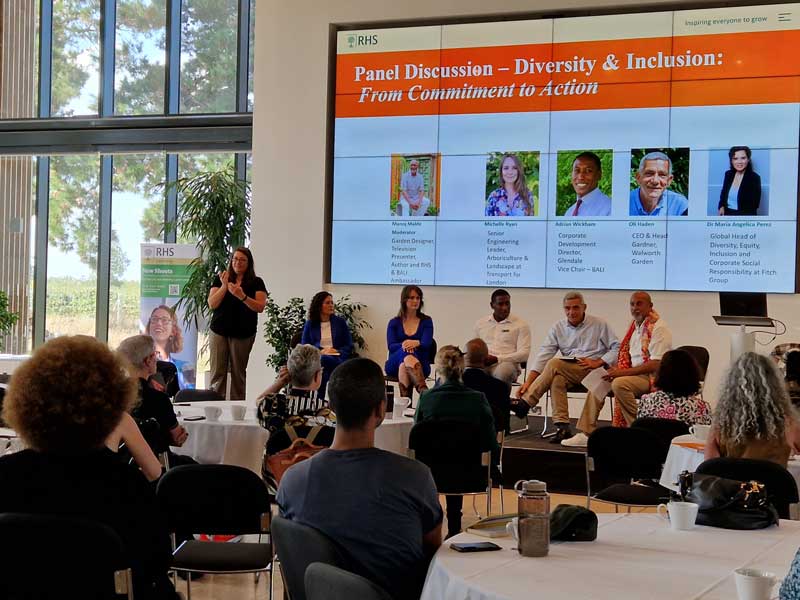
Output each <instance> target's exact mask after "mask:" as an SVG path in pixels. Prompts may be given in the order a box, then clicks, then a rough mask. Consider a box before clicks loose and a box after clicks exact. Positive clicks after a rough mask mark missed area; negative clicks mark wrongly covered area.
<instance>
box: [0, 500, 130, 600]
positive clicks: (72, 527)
mask: <svg viewBox="0 0 800 600" xmlns="http://www.w3.org/2000/svg"><path fill="white" fill-rule="evenodd" d="M0 540H2V543H3V546H4V547H5V549H6V550H5V552H3V559H2V560H0V598H3V599H4V600H23V599H25V600H29V599H32V598H35V599H36V600H51V599H52V600H56V599H59V600H60V599H62V598H82V599H83V598H86V599H91V600H100V599H102V600H106V599H111V598H121V597H127V596H128V595H129V590H130V589H132V587H131V586H132V582H131V572H130V569H129V568H128V567H129V566H130V565H129V562H128V559H127V557H126V553H125V547H124V545H123V543H122V540H121V539H120V537H119V536H118V535H117V533H116V532H115V531H114V530H113V529H111V527H109V526H108V525H105V524H103V523H99V522H97V521H91V520H88V519H76V518H69V517H57V516H53V515H32V514H20V513H3V514H0ZM126 588H127V589H126Z"/></svg>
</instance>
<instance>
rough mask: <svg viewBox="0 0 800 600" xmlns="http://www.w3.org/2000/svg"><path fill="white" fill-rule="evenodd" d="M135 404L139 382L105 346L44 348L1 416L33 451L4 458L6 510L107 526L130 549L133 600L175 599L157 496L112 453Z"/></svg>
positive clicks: (65, 341)
mask: <svg viewBox="0 0 800 600" xmlns="http://www.w3.org/2000/svg"><path fill="white" fill-rule="evenodd" d="M135 400H136V382H135V381H134V380H132V379H131V378H129V377H128V376H127V373H126V372H125V365H124V364H123V361H122V360H121V359H120V358H119V357H118V356H117V355H116V354H114V353H113V352H111V350H109V349H108V347H107V346H106V345H105V344H103V343H101V342H98V341H97V340H95V339H93V338H90V337H86V336H74V337H60V338H56V339H54V340H51V341H49V342H47V343H46V344H45V345H43V346H42V347H41V348H39V349H38V350H37V351H36V352H35V353H34V354H33V356H32V357H31V358H30V359H29V360H27V361H26V362H24V363H23V364H21V365H20V366H19V367H18V368H17V370H16V371H14V378H13V380H12V381H11V386H10V388H9V390H8V396H7V397H6V402H5V406H4V408H3V418H4V419H5V420H6V422H8V423H9V425H10V426H11V427H13V428H14V429H15V430H16V432H17V433H18V434H19V435H20V437H21V438H22V439H23V441H24V442H25V444H26V445H27V447H28V449H27V450H23V451H21V452H17V453H15V454H8V455H5V456H3V457H0V489H2V490H3V492H2V494H0V512H20V513H33V514H47V515H55V516H66V517H79V518H85V519H92V520H95V521H99V522H101V523H104V524H106V525H108V526H109V527H111V528H112V529H114V531H116V533H117V534H118V535H119V536H120V537H121V538H122V541H123V543H124V544H125V548H126V550H127V551H128V556H129V558H130V562H131V565H132V569H133V578H134V593H135V597H136V598H137V599H138V598H142V599H147V598H158V599H161V598H175V597H176V594H175V590H174V588H173V587H172V585H171V583H170V582H169V579H168V577H167V569H168V566H169V563H170V554H171V552H170V543H169V537H168V534H167V528H166V523H165V522H164V520H163V516H162V515H161V514H160V512H159V509H158V504H157V502H156V497H155V492H154V490H153V488H152V486H151V485H150V484H149V483H148V482H147V480H146V479H145V478H144V477H143V476H142V474H141V473H140V472H139V471H138V469H136V468H135V467H133V466H131V465H127V464H124V463H123V462H122V461H121V460H120V459H119V457H118V456H117V455H116V454H114V453H113V452H111V451H110V450H109V449H108V448H107V447H106V446H105V441H106V440H107V439H108V437H109V436H110V435H111V433H112V432H113V431H114V429H115V428H116V427H117V426H118V425H119V422H120V419H122V417H123V415H124V414H125V412H126V411H127V410H128V409H129V408H130V406H131V405H132V403H133V402H134V401H135ZM43 543H46V540H43ZM9 550H12V549H9ZM56 584H57V582H56Z"/></svg>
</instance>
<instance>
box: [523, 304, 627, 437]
mask: <svg viewBox="0 0 800 600" xmlns="http://www.w3.org/2000/svg"><path fill="white" fill-rule="evenodd" d="M563 305H564V314H565V315H566V317H565V318H564V319H562V320H560V321H558V322H556V323H555V324H554V325H553V326H552V327H551V328H550V331H549V332H548V333H547V338H545V340H544V342H543V343H542V346H541V348H539V353H538V354H537V355H536V360H535V361H534V362H533V367H532V369H531V371H530V373H528V378H527V379H526V380H525V383H524V384H522V386H521V387H520V389H519V391H518V392H517V397H518V398H521V399H522V402H520V403H519V404H518V405H517V412H518V413H519V414H521V415H523V416H524V415H525V414H526V413H527V412H528V407H532V406H536V405H537V404H538V403H539V399H540V398H541V397H542V396H544V395H545V394H546V393H547V392H548V391H550V394H551V396H552V398H553V422H554V423H555V424H556V434H555V435H554V436H553V437H552V439H551V440H550V443H551V444H560V443H561V442H562V441H563V440H565V439H567V438H569V437H570V436H571V435H572V433H571V432H570V426H569V400H568V399H567V390H568V389H569V387H571V386H575V385H579V384H580V383H581V381H583V379H584V377H586V376H587V375H588V374H589V372H590V371H592V370H593V369H597V368H598V367H605V368H608V367H610V366H612V365H615V364H616V362H617V354H618V352H619V340H618V339H617V336H616V335H615V334H614V332H613V331H612V329H611V326H610V325H609V324H608V323H607V322H606V321H604V320H603V319H600V318H598V317H594V316H592V315H587V314H586V302H585V301H584V299H583V295H582V294H581V293H580V292H576V291H571V292H567V293H566V294H565V295H564V301H563ZM556 353H561V356H560V357H559V358H554V357H555V355H556ZM567 359H571V360H567Z"/></svg>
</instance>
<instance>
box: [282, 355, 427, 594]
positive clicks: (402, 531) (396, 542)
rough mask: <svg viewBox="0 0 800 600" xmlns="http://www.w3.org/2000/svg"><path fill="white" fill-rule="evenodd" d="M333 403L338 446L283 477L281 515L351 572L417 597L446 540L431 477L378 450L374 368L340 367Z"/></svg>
mask: <svg viewBox="0 0 800 600" xmlns="http://www.w3.org/2000/svg"><path fill="white" fill-rule="evenodd" d="M328 398H329V401H330V404H331V407H332V408H333V409H334V410H335V411H336V418H337V425H336V433H335V437H334V440H333V444H332V445H331V447H330V448H329V449H326V450H323V451H321V452H319V453H317V454H316V455H314V456H313V457H311V458H310V459H308V460H305V461H303V462H300V463H298V464H296V465H294V466H292V467H290V468H289V470H288V471H286V473H285V474H284V475H283V478H282V479H281V483H280V487H279V489H278V496H277V501H278V506H279V508H280V513H281V516H282V517H284V518H286V519H290V520H292V521H297V522H299V523H301V524H303V525H307V526H309V527H313V528H314V529H317V530H318V531H320V532H322V533H323V534H325V535H326V536H328V537H329V538H330V539H331V540H333V541H334V542H336V543H337V544H338V545H339V547H340V548H342V549H343V550H344V551H345V552H346V553H347V555H348V556H349V557H350V558H351V559H352V563H353V564H352V566H353V571H354V572H356V573H357V574H359V575H362V576H364V577H366V578H367V579H369V580H371V581H374V582H375V583H377V584H378V585H380V586H381V587H382V588H384V589H385V590H388V591H390V593H391V594H392V596H393V597H394V598H396V599H398V600H405V599H410V598H419V595H420V592H421V590H422V585H423V583H424V580H425V573H426V571H427V568H428V563H429V562H430V558H431V557H432V556H433V554H434V553H435V552H436V549H437V548H438V547H439V546H440V545H441V535H442V532H441V526H442V508H441V506H440V505H439V498H438V495H437V493H436V486H435V484H434V482H433V477H432V476H431V472H430V470H429V469H428V467H426V466H425V465H423V464H421V463H419V462H417V461H414V460H411V459H409V458H406V457H403V456H400V455H398V454H394V453H392V452H387V451H385V450H380V449H378V448H375V429H376V428H377V427H378V426H379V425H380V424H381V422H382V421H383V419H384V416H385V413H386V390H385V384H384V379H383V372H382V371H381V368H380V367H379V366H378V365H377V364H376V363H374V362H372V361H371V360H369V359H366V358H354V359H351V360H348V361H347V362H345V363H343V364H342V365H341V366H339V367H338V368H337V369H336V371H334V372H333V374H332V375H331V379H330V381H329V382H328Z"/></svg>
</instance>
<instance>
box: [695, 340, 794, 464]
mask: <svg viewBox="0 0 800 600" xmlns="http://www.w3.org/2000/svg"><path fill="white" fill-rule="evenodd" d="M797 452H800V424H798V422H797V419H796V417H795V411H794V409H793V408H792V404H791V401H790V400H789V395H788V393H787V392H786V388H785V386H784V384H783V381H782V380H781V376H780V373H779V372H778V370H777V368H776V367H775V365H774V364H773V363H772V362H771V361H770V359H769V358H767V357H766V356H763V355H761V354H756V353H755V352H745V353H744V354H742V355H741V356H740V357H739V358H738V359H736V361H735V362H734V363H733V364H732V365H731V366H730V368H729V369H728V371H727V372H726V374H725V376H724V377H723V380H722V387H721V389H720V390H719V400H718V402H717V406H716V410H715V412H714V419H713V421H712V425H711V431H710V433H709V434H708V439H707V440H706V447H705V459H706V460H708V459H710V458H717V457H720V456H721V457H727V458H755V459H759V460H768V461H771V462H774V463H777V464H779V465H781V466H782V467H784V468H785V467H786V466H787V464H788V460H789V456H790V455H791V454H795V453H797Z"/></svg>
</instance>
